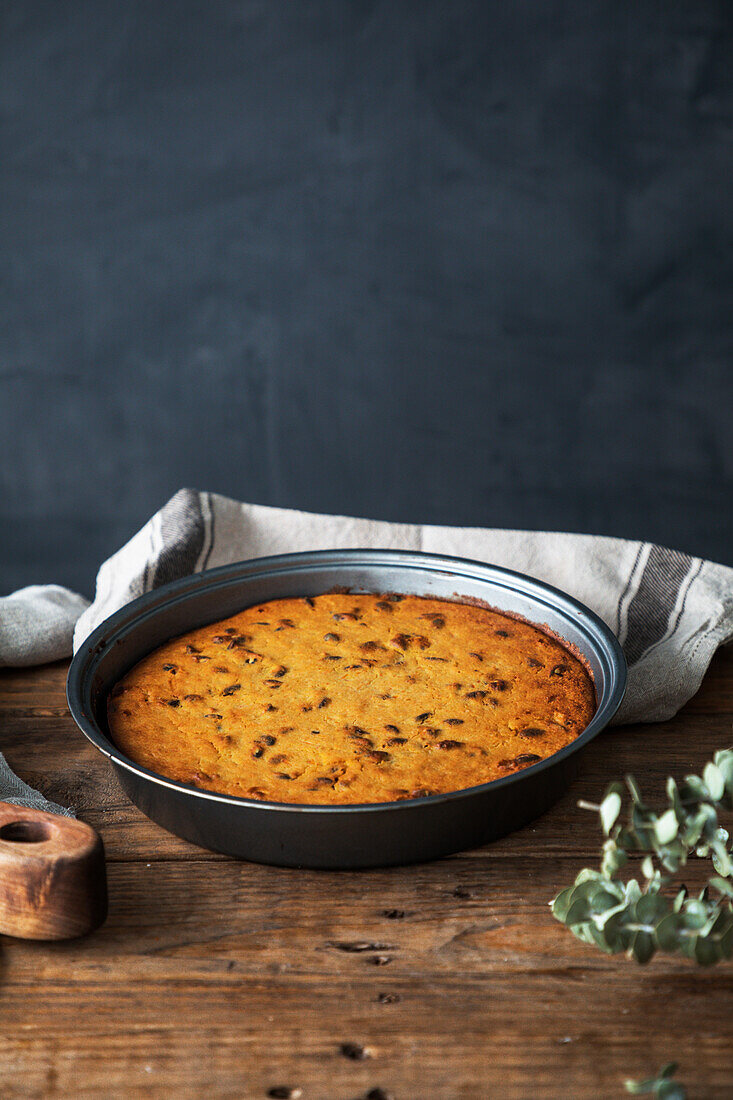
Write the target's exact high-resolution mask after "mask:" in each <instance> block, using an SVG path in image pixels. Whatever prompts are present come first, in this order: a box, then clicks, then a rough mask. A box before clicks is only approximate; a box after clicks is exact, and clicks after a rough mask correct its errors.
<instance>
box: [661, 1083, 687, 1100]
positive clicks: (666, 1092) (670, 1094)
mask: <svg viewBox="0 0 733 1100" xmlns="http://www.w3.org/2000/svg"><path fill="white" fill-rule="evenodd" d="M657 1096H658V1097H659V1100H687V1091H686V1089H685V1087H684V1086H683V1085H680V1084H679V1083H678V1082H677V1081H662V1083H661V1085H659V1087H658V1088H657Z"/></svg>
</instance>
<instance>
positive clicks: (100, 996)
mask: <svg viewBox="0 0 733 1100" xmlns="http://www.w3.org/2000/svg"><path fill="white" fill-rule="evenodd" d="M65 671H66V666H65V664H64V663H59V664H58V665H53V666H48V667H46V668H44V669H40V670H3V671H2V672H1V673H0V748H1V749H2V751H4V752H5V753H6V755H7V756H8V759H9V761H10V762H11V764H12V765H13V766H14V767H15V768H16V769H17V770H18V771H19V773H20V774H22V775H23V777H24V778H26V779H27V780H28V781H29V782H31V783H33V784H34V785H36V786H38V787H40V788H41V789H43V790H44V792H45V793H46V794H47V795H48V796H49V797H52V798H55V799H57V800H58V801H61V802H68V801H72V802H74V803H75V804H76V805H77V806H78V808H79V811H80V815H81V816H82V817H83V818H84V819H85V820H88V821H89V822H90V823H92V824H94V825H95V827H97V828H99V829H100V831H101V832H102V835H103V837H104V840H105V844H106V846H107V851H108V874H109V885H110V917H109V919H108V921H107V923H106V925H105V926H104V927H103V928H102V929H100V930H99V931H98V932H97V933H95V934H94V935H92V936H90V937H88V938H86V939H82V940H77V941H70V942H69V943H59V944H31V943H24V942H22V941H15V940H10V939H7V938H6V939H4V940H3V941H2V948H1V951H0V976H1V977H2V986H1V987H0V990H1V995H0V1095H2V1096H3V1097H43V1098H45V1097H66V1096H68V1097H117V1096H119V1097H125V1098H127V1097H131V1096H145V1097H166V1098H167V1097H170V1096H171V1095H176V1096H181V1097H200V1096H221V1097H236V1098H241V1097H250V1096H251V1097H266V1096H267V1094H268V1090H270V1089H272V1088H274V1087H276V1086H283V1087H284V1086H289V1087H291V1088H299V1089H301V1090H302V1098H303V1100H312V1098H318V1100H326V1098H328V1100H330V1098H334V1100H339V1098H343V1100H356V1098H364V1097H367V1095H368V1094H369V1092H370V1091H371V1090H374V1089H377V1088H381V1089H383V1090H385V1093H386V1094H388V1095H392V1096H393V1097H394V1098H395V1100H406V1098H410V1100H413V1098H423V1097H425V1098H433V1097H435V1098H437V1100H443V1098H446V1100H448V1098H454V1097H460V1098H464V1100H465V1098H474V1097H475V1098H477V1100H483V1098H485V1097H501V1098H504V1097H507V1098H509V1100H512V1098H516V1100H520V1098H522V1100H524V1098H526V1097H528V1096H542V1097H543V1098H544V1097H549V1098H554V1097H558V1098H560V1097H562V1098H563V1100H564V1098H567V1097H570V1096H572V1097H573V1098H576V1097H578V1098H580V1100H583V1098H585V1097H588V1098H591V1097H592V1098H597V1097H612V1096H621V1095H623V1091H622V1082H623V1078H624V1077H626V1076H628V1075H633V1076H643V1075H645V1074H647V1073H648V1072H650V1071H652V1070H654V1069H656V1068H657V1066H658V1065H659V1064H661V1063H662V1062H664V1061H666V1060H669V1059H671V1058H676V1059H678V1060H679V1061H680V1062H681V1065H682V1071H683V1072H682V1073H681V1076H682V1077H683V1078H686V1079H687V1080H688V1081H689V1083H690V1086H691V1096H694V1097H696V1098H697V1097H706V1098H713V1100H717V1098H722V1097H729V1096H730V1095H731V1084H730V1083H731V1080H732V1079H733V966H731V965H722V966H719V967H717V968H715V969H713V970H703V969H701V968H698V967H696V966H695V965H694V964H692V963H689V962H686V961H683V960H670V959H667V958H660V957H657V958H656V959H655V960H653V961H652V963H650V964H649V966H647V967H645V968H640V967H638V966H637V965H636V964H634V963H632V962H630V961H629V960H626V959H625V958H623V957H621V958H612V959H609V958H608V957H606V956H604V955H602V954H600V953H599V952H597V951H594V950H593V949H591V948H589V947H586V946H584V945H583V944H580V943H579V942H578V941H576V940H575V939H574V938H573V937H572V936H571V935H570V934H569V933H568V932H567V931H566V930H565V929H563V928H562V926H560V925H559V924H558V923H557V922H556V921H554V920H553V918H552V916H551V914H550V913H549V909H548V906H547V903H548V901H549V899H550V898H551V897H552V896H553V894H554V893H555V892H556V891H557V890H558V889H560V888H561V887H562V886H564V885H565V884H567V883H569V882H570V881H572V879H573V877H574V875H575V873H576V872H577V870H578V869H579V868H580V867H581V866H583V864H584V863H586V862H589V861H595V860H596V859H597V856H598V846H599V834H598V829H597V824H596V821H595V817H594V815H593V814H589V813H587V812H585V811H581V810H579V809H578V808H577V806H576V801H577V799H578V797H588V798H595V797H597V796H598V794H599V793H600V792H601V791H602V789H603V787H604V786H605V784H606V782H608V780H609V779H610V778H615V777H617V776H619V775H622V774H623V773H624V772H625V771H628V770H632V771H633V772H634V773H635V774H636V775H637V777H638V778H639V780H640V781H641V783H642V784H643V786H644V788H645V789H647V788H648V789H649V790H650V791H653V790H654V789H655V787H656V789H658V790H660V791H661V789H662V783H663V779H664V777H665V776H666V775H667V774H669V773H670V772H671V773H676V774H684V773H685V772H686V771H689V770H699V769H700V768H701V767H702V765H703V764H704V762H705V761H706V760H707V759H708V758H709V757H710V756H711V755H712V753H713V751H714V750H715V749H716V748H720V747H724V746H726V745H728V744H729V743H730V742H731V741H733V734H732V732H731V726H732V723H733V650H731V649H728V650H727V651H723V652H721V653H720V654H719V655H718V656H717V657H716V659H715V661H714V663H713V666H712V668H711V671H710V673H709V675H708V677H707V679H706V681H705V683H704V685H703V688H702V690H701V691H700V693H699V694H698V695H697V696H696V698H695V699H694V700H693V701H692V702H691V703H690V704H689V705H688V707H687V708H685V711H684V712H683V714H681V715H680V716H678V717H677V718H676V719H674V720H673V721H671V722H667V723H663V724H660V725H657V726H646V727H639V726H637V727H633V728H632V727H629V728H626V729H618V730H613V731H609V732H608V733H606V734H604V735H602V736H601V737H599V738H598V739H597V741H596V742H595V743H594V744H593V745H592V746H590V747H589V749H588V751H587V752H586V754H585V756H584V758H583V761H582V766H581V774H580V775H579V777H578V779H577V780H576V781H575V783H574V784H573V786H572V789H571V790H570V791H569V792H568V794H567V795H566V796H565V797H564V798H563V799H562V800H561V801H560V802H559V803H558V805H557V806H556V807H554V808H553V809H552V810H551V811H550V812H549V813H547V814H546V815H545V816H544V817H543V818H542V819H540V820H539V821H537V822H535V823H533V824H532V825H530V826H528V827H527V828H525V829H523V830H521V831H520V832H519V833H517V834H515V835H513V836H511V837H507V838H505V839H504V840H502V841H499V842H497V843H496V844H493V845H490V846H486V847H485V848H482V849H479V850H477V851H474V852H467V853H461V854H459V855H457V856H455V857H451V858H450V859H445V860H440V861H437V862H434V863H430V864H423V865H420V866H417V867H409V868H394V869H387V870H377V871H367V872H340V873H328V872H307V871H297V870H288V869H280V868H271V867H263V866H258V865H256V864H247V863H240V862H236V861H234V860H229V859H226V858H224V857H220V856H215V855H212V854H211V853H207V852H204V851H202V850H201V849H198V848H195V847H194V846H192V845H189V844H187V843H185V842H184V841H180V840H178V839H177V838H174V837H171V836H169V835H168V834H167V833H165V832H164V831H163V830H161V829H159V828H158V827H157V826H155V825H153V824H152V823H150V822H148V821H147V820H146V819H145V818H144V817H143V816H142V815H141V814H140V813H139V812H138V811H137V810H136V809H135V808H134V807H132V806H130V804H129V803H128V802H127V800H126V799H125V797H124V796H123V795H122V793H121V791H120V790H119V788H118V786H117V784H116V782H115V780H114V778H113V776H112V773H111V770H110V769H109V766H108V764H107V763H106V761H105V759H104V758H103V757H102V756H101V754H99V753H97V752H96V751H95V750H94V749H93V747H92V746H90V745H89V744H88V743H87V742H86V741H85V739H84V738H83V737H82V736H81V734H80V733H79V732H78V731H77V730H76V727H75V726H74V724H73V722H72V720H71V718H70V717H69V716H68V714H67V713H66V711H65V704H64V695H63V689H64V677H65ZM701 873H702V868H701V867H699V866H697V867H691V868H690V869H689V873H688V874H686V875H685V878H686V880H687V881H688V882H689V883H690V884H693V883H694V882H695V881H696V880H698V879H699V876H700V875H701ZM402 914H404V915H402ZM348 1044H351V1045H352V1046H351V1047H349V1045H348ZM345 1045H346V1046H345ZM344 1050H346V1053H344ZM360 1051H361V1052H363V1053H364V1054H365V1056H364V1057H358V1055H359V1053H360ZM349 1054H351V1055H352V1057H349ZM354 1054H356V1055H357V1057H353V1055H354Z"/></svg>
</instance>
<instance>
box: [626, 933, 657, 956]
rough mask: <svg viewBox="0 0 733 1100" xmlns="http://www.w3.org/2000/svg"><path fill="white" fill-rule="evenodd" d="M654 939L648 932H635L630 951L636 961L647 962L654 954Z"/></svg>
mask: <svg viewBox="0 0 733 1100" xmlns="http://www.w3.org/2000/svg"><path fill="white" fill-rule="evenodd" d="M654 951H655V947H654V940H653V939H652V937H651V935H650V934H649V933H648V932H636V933H635V935H634V938H633V940H632V941H631V953H632V954H633V956H634V958H635V959H636V961H637V962H638V963H648V962H649V960H650V959H651V957H652V955H653V954H654Z"/></svg>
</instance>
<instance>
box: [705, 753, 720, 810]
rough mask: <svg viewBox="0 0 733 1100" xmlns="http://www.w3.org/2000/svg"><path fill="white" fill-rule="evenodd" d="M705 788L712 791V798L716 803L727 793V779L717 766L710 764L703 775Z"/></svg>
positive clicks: (706, 766)
mask: <svg viewBox="0 0 733 1100" xmlns="http://www.w3.org/2000/svg"><path fill="white" fill-rule="evenodd" d="M702 777H703V781H704V783H705V786H706V787H707V789H708V790H709V791H710V797H711V798H712V800H713V801H714V802H717V801H718V799H720V798H722V797H723V793H724V791H725V777H724V775H723V773H722V771H721V770H720V768H718V767H717V766H716V765H715V764H713V763H708V764H706V765H705V767H704V768H703V773H702Z"/></svg>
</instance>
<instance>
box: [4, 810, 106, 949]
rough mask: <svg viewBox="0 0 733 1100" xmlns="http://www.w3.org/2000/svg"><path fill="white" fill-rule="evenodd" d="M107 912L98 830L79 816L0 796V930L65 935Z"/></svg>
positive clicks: (78, 932)
mask: <svg viewBox="0 0 733 1100" xmlns="http://www.w3.org/2000/svg"><path fill="white" fill-rule="evenodd" d="M106 916H107V876H106V871H105V864H104V847H103V845H102V840H101V838H100V837H99V835H98V834H97V833H96V832H95V831H94V829H92V828H91V826H90V825H85V824H84V823H83V822H82V821H76V820H75V819H74V818H70V817H59V816H58V815H56V814H49V813H45V812H44V811H43V810H31V809H27V808H26V807H24V806H12V805H10V804H9V803H8V802H0V932H1V933H4V934H5V935H7V936H17V937H19V938H20V939H26V940H66V939H71V938H73V937H74V936H83V935H85V934H86V933H87V932H91V931H92V929H94V928H98V927H99V925H100V924H102V923H103V921H104V919H105V917H106Z"/></svg>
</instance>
